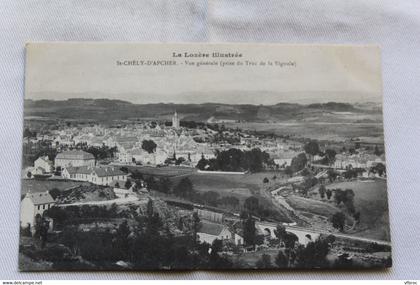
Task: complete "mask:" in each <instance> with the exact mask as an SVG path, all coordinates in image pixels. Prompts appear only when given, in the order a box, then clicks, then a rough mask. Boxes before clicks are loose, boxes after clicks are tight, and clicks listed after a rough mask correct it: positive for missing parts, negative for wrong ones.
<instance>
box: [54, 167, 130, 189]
mask: <svg viewBox="0 0 420 285" xmlns="http://www.w3.org/2000/svg"><path fill="white" fill-rule="evenodd" d="M61 176H62V177H63V178H66V179H70V180H77V181H88V182H91V183H93V184H97V185H110V183H111V182H112V181H114V180H120V181H124V183H125V181H126V180H127V173H125V172H123V171H121V170H120V169H119V168H118V167H116V166H95V167H92V166H81V167H72V166H68V167H65V168H64V169H63V170H62V171H61Z"/></svg>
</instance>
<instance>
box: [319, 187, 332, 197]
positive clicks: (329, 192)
mask: <svg viewBox="0 0 420 285" xmlns="http://www.w3.org/2000/svg"><path fill="white" fill-rule="evenodd" d="M318 193H319V196H320V197H321V199H324V198H325V196H327V199H328V200H330V199H331V196H332V194H333V192H332V190H331V189H326V188H325V185H321V186H319V188H318Z"/></svg>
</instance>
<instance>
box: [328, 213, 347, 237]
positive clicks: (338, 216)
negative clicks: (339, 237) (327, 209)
mask: <svg viewBox="0 0 420 285" xmlns="http://www.w3.org/2000/svg"><path fill="white" fill-rule="evenodd" d="M331 222H332V225H333V227H334V228H336V229H338V230H339V231H340V232H343V231H344V225H345V222H346V216H345V215H344V214H343V213H342V212H337V213H335V214H334V215H333V216H332V218H331Z"/></svg>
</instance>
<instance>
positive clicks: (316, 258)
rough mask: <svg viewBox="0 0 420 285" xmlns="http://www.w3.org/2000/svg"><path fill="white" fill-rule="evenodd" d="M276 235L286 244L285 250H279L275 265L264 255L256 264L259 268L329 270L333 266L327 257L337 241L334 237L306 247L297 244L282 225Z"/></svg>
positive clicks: (318, 240)
mask: <svg viewBox="0 0 420 285" xmlns="http://www.w3.org/2000/svg"><path fill="white" fill-rule="evenodd" d="M275 234H276V237H277V239H278V240H279V241H280V242H281V243H283V244H284V249H281V250H279V252H278V254H277V255H276V257H275V259H274V264H273V262H272V259H271V256H270V255H267V254H263V255H262V256H261V258H260V259H259V260H258V261H257V262H256V265H255V266H256V267H257V268H259V269H272V268H328V267H330V266H331V264H330V263H329V261H328V259H327V255H328V253H329V252H330V248H331V245H332V244H333V243H334V241H335V237H334V236H333V235H329V236H320V237H319V238H318V239H316V240H314V241H310V242H308V243H307V244H306V246H304V245H302V244H299V243H298V242H297V241H298V238H297V237H296V235H294V234H293V233H289V232H287V231H286V229H285V228H284V227H283V226H281V225H279V226H278V227H277V230H276V231H275Z"/></svg>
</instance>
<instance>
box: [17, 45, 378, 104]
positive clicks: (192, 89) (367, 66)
mask: <svg viewBox="0 0 420 285" xmlns="http://www.w3.org/2000/svg"><path fill="white" fill-rule="evenodd" d="M26 50H27V54H26V64H27V65H26V78H25V93H26V94H25V97H26V99H34V100H39V99H54V100H65V99H68V98H108V99H120V100H125V101H129V102H132V103H140V104H145V103H160V102H162V103H178V104H185V103H205V102H215V103H227V104H267V105H270V104H277V103H279V102H309V103H313V102H328V101H337V102H363V101H379V102H380V101H381V100H382V83H381V71H380V70H381V69H380V66H381V64H380V50H379V49H378V48H377V47H375V46H331V45H329V46H326V45H325V46H322V45H321V46H315V45H307V46H304V45H276V44H218V45H217V44H135V43H131V44H128V43H33V44H28V45H27V48H26ZM213 52H219V53H231V54H234V53H237V54H242V57H236V58H220V57H216V58H214V57H212V53H213ZM185 53H187V54H188V55H190V54H208V55H209V56H208V57H205V58H202V57H185ZM174 54H176V55H181V56H180V57H178V56H177V57H174ZM133 61H134V62H135V63H136V65H133V64H131V62H133ZM187 61H188V62H189V64H192V65H189V64H188V63H187ZM118 62H120V63H123V64H118ZM141 62H143V63H150V62H152V63H155V64H157V65H155V64H149V65H140V64H141ZM202 62H206V63H208V62H210V63H216V64H217V65H201V66H197V63H202ZM238 62H240V63H242V64H241V65H238ZM276 62H277V63H283V66H281V65H276ZM127 63H130V64H127ZM225 63H233V64H234V65H233V66H232V65H226V66H224V67H221V64H225ZM262 63H263V64H262ZM269 63H272V65H270V64H269ZM284 63H286V65H284ZM253 64H255V65H253Z"/></svg>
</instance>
